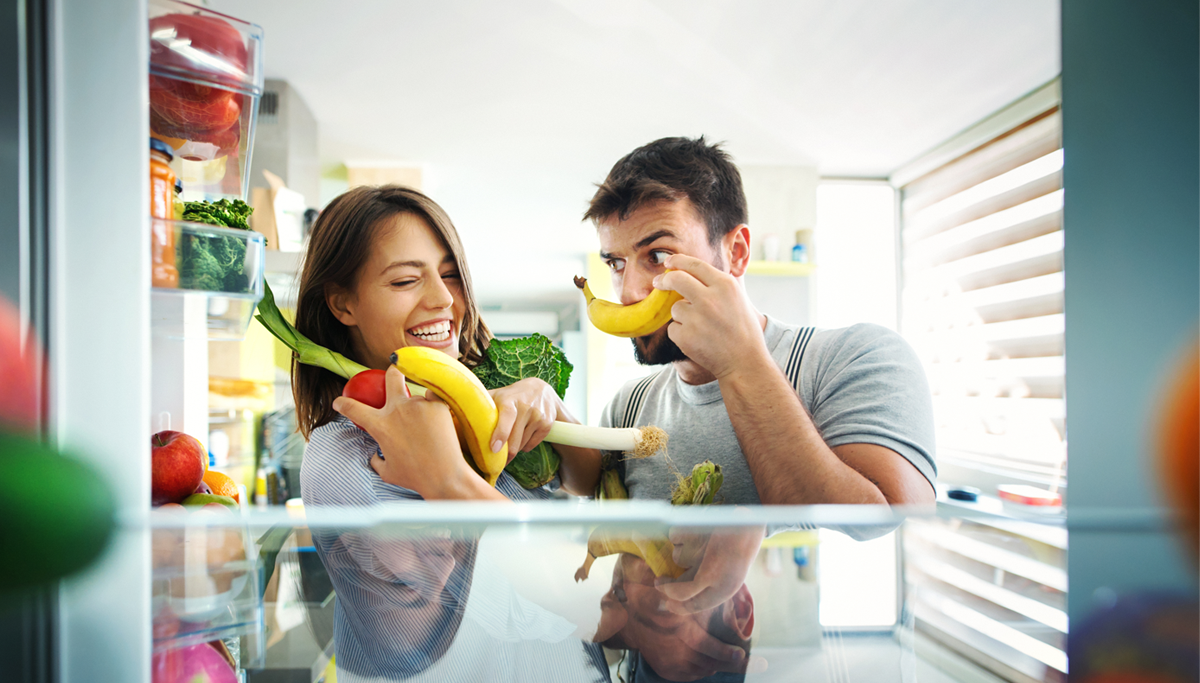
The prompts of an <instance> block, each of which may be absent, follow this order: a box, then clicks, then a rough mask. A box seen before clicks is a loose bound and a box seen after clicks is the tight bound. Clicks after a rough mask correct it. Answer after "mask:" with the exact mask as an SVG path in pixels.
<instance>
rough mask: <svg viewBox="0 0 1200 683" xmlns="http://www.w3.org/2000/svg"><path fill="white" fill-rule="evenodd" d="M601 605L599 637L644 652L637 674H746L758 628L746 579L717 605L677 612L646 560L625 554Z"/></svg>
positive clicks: (674, 677) (639, 677)
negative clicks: (670, 607) (669, 606)
mask: <svg viewBox="0 0 1200 683" xmlns="http://www.w3.org/2000/svg"><path fill="white" fill-rule="evenodd" d="M600 610H601V616H600V627H599V629H598V630H597V632H596V637H595V640H596V641H597V642H601V643H603V644H604V645H605V646H606V647H608V648H612V649H621V650H633V651H636V652H638V653H640V654H641V657H640V658H637V659H636V660H635V662H636V663H635V665H634V667H635V670H634V674H633V680H636V681H651V682H652V681H658V680H667V681H695V680H698V679H700V678H706V677H707V678H706V680H711V681H722V680H730V681H740V680H742V679H743V675H742V674H743V672H745V670H746V662H747V659H748V657H749V652H750V635H751V633H752V632H753V630H754V600H753V599H752V598H751V597H750V591H748V590H746V586H745V585H742V586H741V587H740V588H739V589H738V590H737V592H735V593H734V594H733V596H732V597H731V598H729V599H728V600H726V601H725V602H723V603H721V604H719V605H716V606H715V607H712V608H709V609H705V610H702V611H699V612H695V613H692V614H683V615H681V614H676V613H674V612H671V611H669V610H667V609H665V608H664V605H663V600H662V594H661V593H659V591H658V590H656V589H655V588H654V573H653V572H651V571H650V568H649V567H648V566H647V565H646V563H645V562H643V561H642V560H641V559H640V558H637V557H634V556H633V555H628V554H623V555H621V556H620V559H619V560H618V561H617V564H616V567H615V568H614V569H613V579H612V588H611V589H609V591H608V592H607V593H605V594H604V597H603V598H601V600H600ZM722 673H724V674H726V675H724V676H723V675H722Z"/></svg>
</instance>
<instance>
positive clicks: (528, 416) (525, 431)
mask: <svg viewBox="0 0 1200 683" xmlns="http://www.w3.org/2000/svg"><path fill="white" fill-rule="evenodd" d="M488 393H489V394H491V395H492V399H493V400H495V401H496V408H497V410H498V411H499V414H500V419H499V421H497V423H496V430H495V431H494V432H492V441H491V444H492V450H493V451H498V450H500V446H502V445H503V444H504V442H506V441H507V442H508V461H509V462H512V459H513V458H515V457H517V453H524V452H525V451H529V450H533V447H534V446H537V445H538V444H539V443H541V442H542V439H544V438H546V435H547V434H549V433H550V428H551V427H553V426H554V421H555V419H557V418H558V413H559V405H560V404H561V401H559V399H558V394H555V393H554V389H553V388H551V386H550V385H549V384H546V383H545V382H543V381H542V380H540V379H537V378H536V377H530V378H527V379H523V380H521V381H519V382H516V383H514V384H511V385H509V386H507V387H501V388H499V389H492V390H491V391H489V392H488Z"/></svg>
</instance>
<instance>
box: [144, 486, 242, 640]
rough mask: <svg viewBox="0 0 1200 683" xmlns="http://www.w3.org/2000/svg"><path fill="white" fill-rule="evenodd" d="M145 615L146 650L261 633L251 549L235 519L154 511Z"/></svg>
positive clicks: (202, 510) (196, 511) (195, 511)
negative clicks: (156, 521)
mask: <svg viewBox="0 0 1200 683" xmlns="http://www.w3.org/2000/svg"><path fill="white" fill-rule="evenodd" d="M155 514H156V516H159V517H161V518H162V520H163V523H162V524H161V526H159V527H158V528H156V529H155V530H154V533H153V536H152V550H153V553H152V555H153V563H154V573H153V580H152V582H151V613H152V618H153V620H154V628H153V632H154V650H155V652H164V651H166V650H170V649H178V648H184V647H187V646H190V645H198V644H204V643H208V642H210V641H214V640H217V639H220V638H229V637H233V636H239V635H245V634H254V633H259V632H261V630H262V626H263V606H262V586H261V566H260V560H259V551H258V545H257V544H256V543H254V542H253V541H252V540H251V537H250V530H249V528H248V527H247V526H246V525H245V523H244V521H242V520H241V519H240V517H239V516H238V515H237V514H236V513H232V512H227V511H225V510H210V509H208V506H205V507H198V508H176V509H175V510H172V511H165V510H164V511H162V512H158V511H156V513H155Z"/></svg>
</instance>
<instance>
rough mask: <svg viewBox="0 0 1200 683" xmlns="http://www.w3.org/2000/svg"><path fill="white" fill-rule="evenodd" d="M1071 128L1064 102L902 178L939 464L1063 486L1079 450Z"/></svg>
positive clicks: (908, 269)
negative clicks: (1071, 433)
mask: <svg viewBox="0 0 1200 683" xmlns="http://www.w3.org/2000/svg"><path fill="white" fill-rule="evenodd" d="M1061 137H1062V136H1061V116H1060V113H1059V109H1058V106H1057V103H1054V104H1052V105H1051V106H1050V107H1049V108H1047V109H1044V110H1043V111H1040V112H1037V113H1036V114H1034V115H1032V116H1030V117H1029V118H1027V119H1024V120H1022V121H1019V122H1017V123H1016V124H1014V125H1012V126H1011V127H1009V128H1007V129H1005V130H1002V131H1000V132H998V133H997V134H995V135H994V136H993V137H990V139H987V140H986V141H984V142H982V143H981V144H978V145H977V146H975V147H973V148H972V149H970V150H969V151H966V152H965V153H963V154H961V155H959V156H957V157H955V158H952V159H950V160H949V161H946V162H945V163H942V164H941V165H940V166H938V167H936V168H933V169H932V170H929V171H927V172H924V173H923V175H921V176H919V177H917V178H915V179H912V180H909V181H908V182H905V183H904V184H903V185H902V186H901V187H900V202H901V203H900V211H901V250H902V252H901V258H902V263H901V273H902V290H901V292H902V293H901V324H900V327H901V332H902V334H903V335H904V336H905V337H906V338H907V339H908V340H909V342H910V343H911V344H912V345H913V347H914V348H915V349H916V351H917V353H918V354H919V355H920V357H921V359H922V361H923V362H924V364H925V370H926V373H927V374H928V377H929V381H930V387H931V390H932V392H933V399H934V413H935V418H936V420H937V441H938V460H939V464H940V465H941V464H946V465H951V466H957V469H956V471H957V472H962V471H969V472H970V471H974V472H980V473H987V477H986V479H987V480H988V481H993V482H994V481H1011V482H1020V483H1035V484H1041V485H1043V486H1045V487H1049V488H1055V489H1058V488H1061V487H1062V486H1063V485H1065V460H1066V443H1065V434H1066V427H1065V419H1064V418H1065V414H1066V413H1065V409H1064V403H1063V377H1064V364H1063V327H1064V321H1063V233H1062V217H1063V212H1062V207H1063V194H1062V193H1063V191H1062V166H1063V151H1062V142H1061ZM957 483H973V482H957ZM988 488H990V487H988Z"/></svg>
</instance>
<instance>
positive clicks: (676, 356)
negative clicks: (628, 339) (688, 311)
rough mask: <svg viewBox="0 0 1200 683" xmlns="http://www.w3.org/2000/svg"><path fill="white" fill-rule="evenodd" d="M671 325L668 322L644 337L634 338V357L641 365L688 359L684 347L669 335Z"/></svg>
mask: <svg viewBox="0 0 1200 683" xmlns="http://www.w3.org/2000/svg"><path fill="white" fill-rule="evenodd" d="M669 325H670V323H667V324H666V325H663V326H662V327H660V328H658V329H657V330H655V331H654V332H652V333H650V334H648V335H646V336H644V337H634V338H633V340H632V341H633V357H634V358H635V359H637V362H638V364H639V365H666V364H667V363H674V362H675V361H677V360H688V357H687V355H686V354H684V353H683V349H680V348H679V347H678V346H677V345H676V344H675V342H673V341H671V338H670V337H668V336H667V327H668V326H669Z"/></svg>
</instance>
